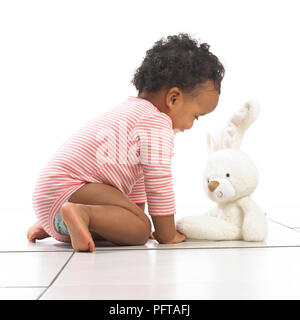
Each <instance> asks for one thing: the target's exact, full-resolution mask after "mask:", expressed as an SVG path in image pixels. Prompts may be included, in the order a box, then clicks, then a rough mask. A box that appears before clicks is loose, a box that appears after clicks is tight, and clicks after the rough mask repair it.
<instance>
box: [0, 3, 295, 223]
mask: <svg viewBox="0 0 300 320" xmlns="http://www.w3.org/2000/svg"><path fill="white" fill-rule="evenodd" d="M299 30H300V20H299V10H298V1H289V0H285V1H274V0H273V1H266V0H260V1H254V0H251V1H228V0H226V1H221V0H220V1H216V0H215V1H214V0H210V1H206V0H205V1H200V0H197V1H190V0H186V1H182V0H180V1H177V0H171V1H170V0H164V1H154V0H152V1H143V0H138V1H112V0H110V1H74V0H72V1H64V0H59V1H41V0H39V1H12V0H10V1H1V2H0V108H1V117H0V121H1V122H0V137H1V158H0V159H1V160H0V161H1V166H0V168H1V183H0V197H1V203H0V207H1V208H2V212H3V213H4V214H5V210H7V209H8V208H11V207H14V208H20V214H21V212H22V208H24V209H27V211H26V212H29V213H28V214H30V215H31V216H30V218H31V219H32V218H33V217H34V212H33V208H32V203H31V197H32V192H33V188H34V184H35V181H36V179H37V177H38V174H39V172H40V171H41V170H42V168H43V166H44V165H45V164H46V163H47V161H48V159H49V157H50V156H51V155H52V154H53V153H54V152H55V151H56V149H57V148H58V147H59V146H60V145H61V144H62V143H63V141H64V140H65V139H67V138H68V137H69V135H71V134H72V133H73V131H74V130H77V128H78V127H80V126H81V125H82V124H84V123H85V122H86V121H88V120H89V119H90V118H92V117H94V116H95V115H97V114H99V113H101V112H103V111H106V110H108V109H109V108H111V107H113V106H115V105H116V104H119V103H120V102H122V101H124V100H125V99H127V97H128V96H130V95H133V96H136V95H137V92H136V89H135V88H134V87H133V85H131V84H130V81H131V79H132V77H133V74H134V71H135V70H136V68H137V67H139V65H140V64H141V62H142V60H143V57H144V55H145V53H146V50H148V49H149V48H150V47H151V46H152V45H153V44H154V42H155V41H157V40H159V39H160V38H162V37H166V36H168V35H173V34H178V33H179V32H187V33H190V34H191V35H192V36H193V37H195V38H200V40H201V41H202V42H207V43H209V44H210V45H211V51H212V52H213V53H214V54H216V55H217V56H218V57H219V59H220V60H221V62H222V63H223V64H224V66H225V69H226V74H225V78H224V80H223V84H222V93H221V97H220V101H219V104H218V107H217V109H216V110H215V111H214V112H213V113H211V114H210V115H208V116H205V117H203V118H201V119H199V121H198V122H197V121H195V124H194V127H193V128H192V129H191V130H190V131H187V132H184V133H179V134H178V135H176V137H175V150H174V153H175V156H174V158H173V168H174V188H175V193H176V203H177V204H178V205H201V206H204V207H207V208H209V207H210V206H212V205H213V204H212V203H211V202H210V201H209V200H208V199H207V198H206V196H205V194H204V192H203V188H202V170H203V168H204V165H205V161H206V156H207V152H206V133H207V131H208V130H209V129H211V128H213V127H215V126H217V125H222V124H223V123H225V122H226V121H227V119H228V117H229V116H230V115H231V113H232V112H234V111H235V110H236V109H237V108H239V107H240V106H241V105H242V104H243V103H244V102H245V101H247V100H248V99H251V98H255V99H257V100H258V101H259V102H260V104H261V113H260V116H259V119H258V120H257V122H256V123H255V124H254V125H253V126H252V127H251V128H250V129H249V131H248V132H247V134H246V136H245V139H244V141H243V146H242V148H243V150H245V151H247V152H248V154H249V155H250V156H251V157H252V158H253V160H255V162H256V164H257V166H258V168H259V171H260V182H259V186H258V188H257V190H256V191H255V193H254V195H253V197H254V199H255V200H257V202H258V203H259V204H260V206H261V207H262V208H263V209H266V208H269V207H272V206H273V207H276V206H278V207H285V206H292V205H294V206H299V205H298V202H299V197H298V193H299V181H300V174H299V163H300V156H299V152H298V148H299V142H298V139H299V133H300V128H299V127H300V126H299V115H300V111H299V108H300V104H299V95H298V92H299V89H298V86H299V76H300V62H299V57H300V45H299ZM266 210H267V209H266ZM24 212H25V211H24ZM282 214H284V212H283V213H282Z"/></svg>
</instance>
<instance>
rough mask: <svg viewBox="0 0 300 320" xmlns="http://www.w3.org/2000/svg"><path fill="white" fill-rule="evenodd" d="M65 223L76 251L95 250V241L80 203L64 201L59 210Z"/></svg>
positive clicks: (87, 217) (86, 215)
mask: <svg viewBox="0 0 300 320" xmlns="http://www.w3.org/2000/svg"><path fill="white" fill-rule="evenodd" d="M60 213H61V216H62V218H63V220H64V223H65V224H66V226H67V228H68V231H69V234H70V237H71V242H72V246H73V248H74V250H76V251H90V252H93V251H95V243H94V240H93V238H92V235H91V233H90V231H89V229H88V225H89V216H88V214H87V212H86V211H85V210H84V209H83V205H82V204H77V203H73V202H66V203H64V204H63V205H62V207H61V210H60Z"/></svg>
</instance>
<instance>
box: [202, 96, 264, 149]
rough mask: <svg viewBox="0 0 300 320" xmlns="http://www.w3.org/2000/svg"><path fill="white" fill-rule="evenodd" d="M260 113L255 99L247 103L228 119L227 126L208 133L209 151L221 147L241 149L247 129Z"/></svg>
mask: <svg viewBox="0 0 300 320" xmlns="http://www.w3.org/2000/svg"><path fill="white" fill-rule="evenodd" d="M258 113H259V104H258V102H257V101H255V100H251V101H248V102H246V103H245V105H244V106H243V107H242V108H240V109H239V110H237V111H236V112H235V113H234V114H233V115H232V116H231V118H230V120H229V121H228V123H227V125H226V126H225V128H221V129H220V128H219V129H216V130H214V131H213V132H212V133H208V135H207V145H208V150H209V152H214V151H217V150H220V149H225V148H231V149H239V148H240V146H241V142H242V139H243V136H244V134H245V131H246V130H247V129H248V128H249V126H250V125H251V124H252V123H253V122H254V121H255V120H256V118H257V116H258Z"/></svg>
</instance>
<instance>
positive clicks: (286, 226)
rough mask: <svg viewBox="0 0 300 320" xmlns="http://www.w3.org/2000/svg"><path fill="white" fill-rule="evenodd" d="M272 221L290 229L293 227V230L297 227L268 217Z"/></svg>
mask: <svg viewBox="0 0 300 320" xmlns="http://www.w3.org/2000/svg"><path fill="white" fill-rule="evenodd" d="M268 219H269V220H270V221H272V222H274V223H277V224H280V225H281V226H284V227H286V228H289V229H292V230H294V229H295V228H296V227H289V226H287V225H286V224H283V223H281V222H278V221H276V220H273V219H270V218H268Z"/></svg>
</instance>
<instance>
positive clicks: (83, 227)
mask: <svg viewBox="0 0 300 320" xmlns="http://www.w3.org/2000/svg"><path fill="white" fill-rule="evenodd" d="M72 202H73V203H72ZM61 215H62V218H63V220H64V222H65V224H66V225H67V228H68V231H69V233H70V237H71V240H72V245H73V247H74V249H75V250H77V251H93V250H94V242H93V239H92V236H91V232H95V233H97V234H98V235H100V236H101V237H102V238H103V239H106V240H109V241H111V242H113V243H116V244H118V245H141V244H144V243H145V242H146V241H147V239H148V238H149V234H150V231H151V222H150V220H149V218H148V217H147V216H146V215H145V213H144V212H143V210H142V209H141V208H139V207H138V206H137V205H136V204H135V203H133V202H132V201H130V200H129V199H128V198H127V197H126V196H125V195H124V194H122V192H120V191H119V190H117V189H116V188H114V187H112V186H109V185H105V184H99V183H88V184H86V185H85V186H83V187H82V188H80V189H78V190H77V191H76V192H75V193H74V194H73V195H72V196H71V197H70V199H69V202H68V203H65V204H64V205H63V206H62V208H61Z"/></svg>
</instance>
